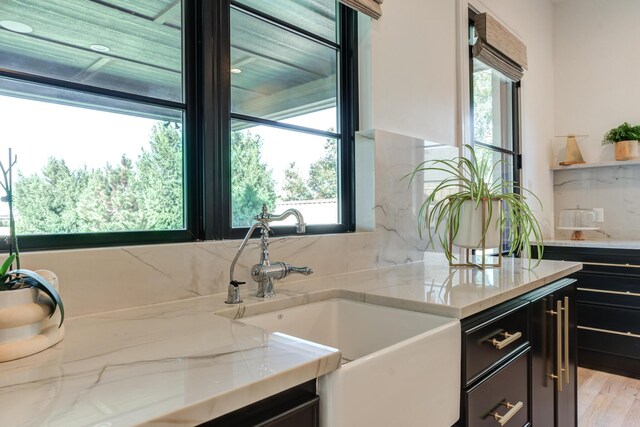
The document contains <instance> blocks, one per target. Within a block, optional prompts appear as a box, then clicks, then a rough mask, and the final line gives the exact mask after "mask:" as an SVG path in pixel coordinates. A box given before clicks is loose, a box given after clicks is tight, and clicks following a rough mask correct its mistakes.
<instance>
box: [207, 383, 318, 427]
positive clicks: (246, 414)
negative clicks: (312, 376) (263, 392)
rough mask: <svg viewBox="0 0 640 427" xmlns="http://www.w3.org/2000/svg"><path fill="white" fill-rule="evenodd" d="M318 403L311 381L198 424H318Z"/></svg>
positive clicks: (233, 426) (240, 426) (269, 426)
mask: <svg viewBox="0 0 640 427" xmlns="http://www.w3.org/2000/svg"><path fill="white" fill-rule="evenodd" d="M319 402H320V398H319V397H318V396H317V395H316V382H315V380H312V381H309V382H307V383H305V384H301V385H299V386H296V387H294V388H291V389H289V390H285V391H283V392H281V393H278V394H276V395H274V396H271V397H268V398H266V399H263V400H261V401H259V402H256V403H253V404H251V405H249V406H247V407H244V408H241V409H238V410H236V411H234V412H231V413H229V414H227V415H223V416H222V417H219V418H216V419H215V420H212V421H208V422H206V423H204V424H200V426H199V427H318V426H319V425H320V406H319Z"/></svg>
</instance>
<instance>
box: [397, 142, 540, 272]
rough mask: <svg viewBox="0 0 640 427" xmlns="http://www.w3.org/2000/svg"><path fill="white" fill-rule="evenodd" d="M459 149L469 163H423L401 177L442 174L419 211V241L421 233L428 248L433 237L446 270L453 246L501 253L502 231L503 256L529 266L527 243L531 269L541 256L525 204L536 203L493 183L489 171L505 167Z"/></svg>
mask: <svg viewBox="0 0 640 427" xmlns="http://www.w3.org/2000/svg"><path fill="white" fill-rule="evenodd" d="M465 147H466V148H467V149H468V150H469V153H470V157H469V158H466V157H461V156H460V157H455V158H453V159H449V160H427V161H425V162H422V163H420V164H419V165H418V166H416V167H415V169H414V171H413V172H412V173H411V174H409V175H407V176H408V177H410V178H411V181H413V180H414V179H415V178H416V176H417V175H418V174H422V173H424V172H437V173H439V174H440V175H444V178H442V179H441V180H440V181H439V182H438V183H437V185H436V186H435V188H434V189H433V191H432V192H431V193H430V194H428V195H427V197H426V198H425V200H424V202H423V203H422V206H421V207H420V212H419V215H418V233H419V235H420V238H423V232H424V230H426V231H427V234H428V236H429V243H430V244H431V245H432V246H433V245H434V240H435V239H436V238H437V240H438V241H439V243H440V246H442V248H443V250H444V253H445V255H446V257H447V259H448V260H449V263H450V265H454V264H453V260H454V259H456V258H455V257H454V255H453V250H452V247H453V246H457V247H461V248H465V249H483V248H484V249H489V248H499V251H501V250H502V248H501V247H500V246H501V236H502V235H503V233H504V232H505V230H508V239H509V241H510V243H511V247H510V250H509V256H511V255H513V254H519V255H522V256H526V257H527V258H529V260H530V261H529V266H531V244H532V243H533V244H534V246H536V248H537V262H536V264H535V265H538V264H539V262H540V259H542V254H543V245H542V231H541V230H540V225H539V224H538V221H537V220H536V218H535V216H534V214H533V212H532V211H531V209H530V207H529V205H528V203H527V200H528V199H529V198H533V199H535V200H537V202H538V203H540V200H539V199H538V198H537V197H536V196H535V195H534V194H533V193H532V192H530V191H529V190H527V189H524V188H520V187H518V186H516V185H515V184H514V182H512V181H506V180H504V179H502V178H501V177H498V178H493V176H494V171H496V170H500V169H501V167H502V165H503V164H504V163H506V162H505V161H504V160H499V161H496V162H490V161H489V160H488V159H486V158H483V159H480V158H479V156H477V155H476V152H475V150H474V149H473V147H471V146H470V145H466V146H465ZM518 190H519V191H518ZM540 205H541V206H542V203H540ZM483 258H484V255H483ZM471 265H477V264H471ZM482 265H484V260H483V264H482Z"/></svg>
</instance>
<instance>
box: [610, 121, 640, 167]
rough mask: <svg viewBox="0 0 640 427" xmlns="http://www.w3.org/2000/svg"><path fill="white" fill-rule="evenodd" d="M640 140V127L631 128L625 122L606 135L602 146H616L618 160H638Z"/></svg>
mask: <svg viewBox="0 0 640 427" xmlns="http://www.w3.org/2000/svg"><path fill="white" fill-rule="evenodd" d="M638 140H640V125H639V126H631V125H630V124H629V123H627V122H624V123H623V124H621V125H620V126H618V127H617V128H613V129H611V130H609V131H608V132H607V133H605V134H604V138H603V139H602V145H608V144H615V154H616V160H633V159H637V158H638Z"/></svg>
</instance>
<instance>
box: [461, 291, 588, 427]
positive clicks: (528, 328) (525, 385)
mask: <svg viewBox="0 0 640 427" xmlns="http://www.w3.org/2000/svg"><path fill="white" fill-rule="evenodd" d="M575 292H576V291H575V280H573V279H561V280H558V281H556V282H554V283H552V284H549V285H546V286H544V287H542V288H540V289H537V290H535V291H533V292H530V293H528V294H525V295H523V296H520V297H518V298H516V299H513V300H511V301H508V302H506V303H504V304H501V305H499V306H497V307H494V308H491V309H489V310H485V311H483V312H481V313H478V314H476V315H474V316H471V317H470V318H467V319H463V320H462V384H461V405H460V420H459V421H458V423H457V425H458V426H460V427H475V426H485V425H486V426H500V425H508V426H517V427H527V426H531V425H533V426H542V427H553V426H556V427H571V426H576V425H577V416H576V415H577V400H576V396H577V382H576V380H577V378H576V375H577V364H576V361H577V359H576V354H577V353H576V348H577V345H576V344H577V340H576V310H575V307H576V298H575Z"/></svg>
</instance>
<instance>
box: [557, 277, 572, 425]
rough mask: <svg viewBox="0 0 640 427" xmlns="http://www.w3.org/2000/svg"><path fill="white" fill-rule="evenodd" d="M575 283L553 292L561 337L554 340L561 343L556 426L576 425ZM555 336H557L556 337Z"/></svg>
mask: <svg viewBox="0 0 640 427" xmlns="http://www.w3.org/2000/svg"><path fill="white" fill-rule="evenodd" d="M575 295H576V293H575V285H570V286H567V287H564V288H562V289H559V290H558V291H556V292H555V293H554V296H555V298H554V300H555V302H556V304H555V306H556V307H557V303H558V302H560V304H561V306H562V307H563V310H562V313H561V314H562V328H561V329H562V339H561V340H557V339H556V340H555V341H556V342H557V343H560V342H561V343H562V349H561V350H562V351H561V354H562V364H563V369H564V371H563V372H562V377H563V378H562V381H563V387H562V391H558V389H557V388H556V426H562V427H564V426H567V427H570V426H576V425H577V400H576V398H577V390H578V387H577V382H578V378H577V374H578V372H577V369H576V362H577V347H578V342H577V336H576V328H577V322H576V318H577V317H576V298H575ZM556 338H557V337H556Z"/></svg>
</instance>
